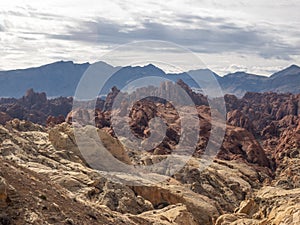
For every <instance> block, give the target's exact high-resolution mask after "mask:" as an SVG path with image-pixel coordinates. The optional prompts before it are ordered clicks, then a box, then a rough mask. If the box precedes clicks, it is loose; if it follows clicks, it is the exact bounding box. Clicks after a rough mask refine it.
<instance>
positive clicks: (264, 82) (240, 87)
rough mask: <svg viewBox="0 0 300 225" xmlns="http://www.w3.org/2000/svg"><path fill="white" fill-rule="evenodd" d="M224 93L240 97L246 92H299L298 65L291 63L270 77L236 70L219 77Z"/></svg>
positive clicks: (299, 68)
mask: <svg viewBox="0 0 300 225" xmlns="http://www.w3.org/2000/svg"><path fill="white" fill-rule="evenodd" d="M219 83H220V85H221V87H222V89H223V92H224V93H227V94H234V95H236V96H238V97H242V96H243V95H244V94H245V93H246V92H277V93H293V94H297V93H300V67H298V66H296V65H292V66H290V67H288V68H286V69H284V70H282V71H279V72H277V73H274V74H273V75H271V76H270V77H265V76H259V75H254V74H248V73H244V72H237V73H233V74H228V75H226V76H224V77H219Z"/></svg>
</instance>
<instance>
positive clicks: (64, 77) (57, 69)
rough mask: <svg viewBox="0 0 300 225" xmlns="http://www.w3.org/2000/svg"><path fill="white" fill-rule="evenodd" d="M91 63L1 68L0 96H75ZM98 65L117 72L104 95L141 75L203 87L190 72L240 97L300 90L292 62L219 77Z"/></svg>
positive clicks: (299, 77)
mask: <svg viewBox="0 0 300 225" xmlns="http://www.w3.org/2000/svg"><path fill="white" fill-rule="evenodd" d="M89 66H90V64H89V63H84V64H76V63H73V62H72V61H59V62H54V63H51V64H47V65H43V66H40V67H36V68H28V69H18V70H10V71H0V97H16V98H19V97H21V96H23V95H24V93H25V92H26V90H28V89H30V88H33V89H34V90H35V91H38V92H45V93H46V94H47V96H48V97H52V98H53V97H58V96H65V97H68V96H74V93H75V90H76V87H77V85H78V83H79V81H80V79H81V77H82V76H83V74H84V72H85V71H86V70H87V68H88V67H89ZM98 66H99V68H100V69H101V68H103V69H106V70H107V71H110V70H111V71H116V72H115V73H114V75H113V76H112V77H111V79H109V80H108V82H107V84H106V86H105V87H104V89H103V90H102V93H103V94H106V93H108V92H109V90H110V88H111V87H112V86H116V87H118V88H122V87H124V86H126V85H127V86H128V85H129V87H127V88H130V84H129V83H130V82H131V81H134V80H135V83H134V85H138V86H140V85H143V83H145V80H139V79H138V78H147V77H149V76H155V77H164V78H167V79H170V80H172V81H175V82H176V81H178V80H179V79H181V80H183V81H184V82H185V83H186V84H188V85H189V86H190V87H192V88H199V86H198V85H197V83H196V82H195V81H194V80H193V79H192V78H191V77H190V76H189V74H192V75H193V76H196V77H198V78H199V79H200V80H201V82H202V83H201V85H202V87H205V86H206V83H205V78H206V76H207V75H210V74H213V76H214V77H215V78H216V80H217V81H218V82H219V84H220V87H221V89H222V91H223V93H224V94H234V95H236V96H238V97H242V96H243V95H244V94H245V93H246V92H278V93H287V92H289V93H294V94H296V93H300V67H298V66H297V65H291V66H290V67H288V68H286V69H284V70H282V71H279V72H277V73H274V74H272V75H271V76H270V77H266V76H260V75H255V74H249V73H245V72H236V73H230V74H228V75H225V76H219V75H218V74H216V73H214V72H213V71H211V70H209V69H199V70H192V71H188V72H185V73H177V74H174V73H172V74H171V73H165V72H164V71H163V70H161V69H160V68H158V67H156V66H154V65H152V64H149V65H146V66H135V67H132V66H126V67H113V66H111V65H109V64H107V63H105V62H99V63H98ZM137 79H138V80H137ZM150 79H151V78H150ZM153 83H155V81H153V80H152V82H151V84H153Z"/></svg>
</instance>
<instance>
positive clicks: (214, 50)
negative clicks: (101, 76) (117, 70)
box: [0, 0, 300, 75]
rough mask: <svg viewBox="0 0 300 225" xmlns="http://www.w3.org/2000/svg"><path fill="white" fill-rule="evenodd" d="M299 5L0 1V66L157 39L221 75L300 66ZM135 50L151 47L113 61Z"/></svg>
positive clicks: (285, 0) (298, 0)
mask: <svg viewBox="0 0 300 225" xmlns="http://www.w3.org/2000/svg"><path fill="white" fill-rule="evenodd" d="M299 11H300V0H277V1H273V0H272V1H271V0H251V1H250V0H249V1H242V0H226V1H224V0H180V1H179V0H173V1H172V0H171V1H152V0H147V1H143V0H141V1H137V0H85V1H82V0H51V1H48V0H45V1H41V0H30V1H22V0H1V2H0V41H1V45H0V48H1V58H0V70H7V69H16V68H27V67H31V66H39V65H42V64H46V63H51V62H54V61H59V60H73V61H75V62H78V63H82V62H91V63H92V62H95V61H99V60H101V57H102V55H103V54H107V53H108V52H109V51H111V50H112V49H114V48H116V47H118V46H119V45H124V44H127V43H130V42H133V41H143V40H161V41H168V42H172V43H175V44H177V45H179V46H182V47H184V48H186V49H188V50H190V51H192V52H193V53H194V54H196V55H197V56H198V57H199V58H200V59H201V60H202V61H203V63H204V64H205V65H206V66H207V67H208V68H210V69H212V70H214V71H215V72H217V73H219V74H220V75H223V74H226V73H228V72H234V71H238V70H242V71H247V72H250V73H257V74H263V75H269V74H271V73H273V72H274V71H277V70H280V69H282V68H284V67H287V66H289V65H291V64H300V51H299V50H300V14H299ZM155 51H156V52H157V49H156V50H155ZM161 51H164V52H165V53H166V54H169V55H170V57H178V55H176V54H177V53H176V51H172V50H170V49H168V48H163V46H162V48H161ZM168 51H169V52H168ZM141 54H151V50H149V49H148V50H147V51H145V52H142V51H140V52H134V51H133V52H131V53H130V54H128V55H127V56H126V57H127V61H126V60H124V57H125V56H124V57H123V58H122V57H120V59H117V61H116V62H115V64H119V65H123V64H126V63H127V62H128V58H130V57H133V58H134V57H137V56H139V55H141ZM187 64H188V62H187ZM197 67H198V65H190V68H191V69H192V68H197Z"/></svg>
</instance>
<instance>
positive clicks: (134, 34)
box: [47, 15, 298, 60]
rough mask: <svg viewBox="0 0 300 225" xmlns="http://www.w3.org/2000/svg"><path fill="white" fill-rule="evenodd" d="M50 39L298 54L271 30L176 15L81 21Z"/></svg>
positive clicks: (284, 55) (268, 55)
mask: <svg viewBox="0 0 300 225" xmlns="http://www.w3.org/2000/svg"><path fill="white" fill-rule="evenodd" d="M47 37H48V38H50V39H60V40H68V41H70V40H75V41H81V42H93V43H100V44H110V45H119V44H125V43H128V42H132V41H141V40H162V41H170V42H174V43H176V44H179V45H182V46H184V47H187V48H189V49H191V50H192V51H194V52H197V53H224V52H240V53H253V52H254V53H256V54H257V55H260V56H261V57H263V58H277V59H283V60H290V59H291V55H294V54H298V53H297V52H296V51H295V46H293V45H292V44H290V43H287V42H286V41H285V40H284V39H282V38H281V37H279V36H277V35H276V33H273V32H272V31H271V30H265V27H264V28H260V27H257V26H241V25H239V24H236V23H233V22H230V21H228V20H227V19H226V18H222V17H219V18H216V17H200V16H184V15H176V17H175V18H173V19H172V22H170V23H159V22H157V21H153V20H149V19H146V20H144V21H142V22H141V23H140V25H138V26H137V25H129V24H120V23H117V22H114V21H109V20H107V19H103V18H97V19H95V20H94V21H84V22H80V23H79V24H78V27H75V28H72V29H70V30H69V31H67V33H66V34H50V35H47Z"/></svg>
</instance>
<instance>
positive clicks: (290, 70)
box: [271, 64, 300, 78]
mask: <svg viewBox="0 0 300 225" xmlns="http://www.w3.org/2000/svg"><path fill="white" fill-rule="evenodd" d="M296 74H300V67H299V66H297V65H295V64H292V65H291V66H289V67H287V68H285V69H283V70H281V71H279V72H277V73H274V74H273V75H272V76H271V77H272V78H276V77H279V76H280V77H282V76H289V75H296Z"/></svg>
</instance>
